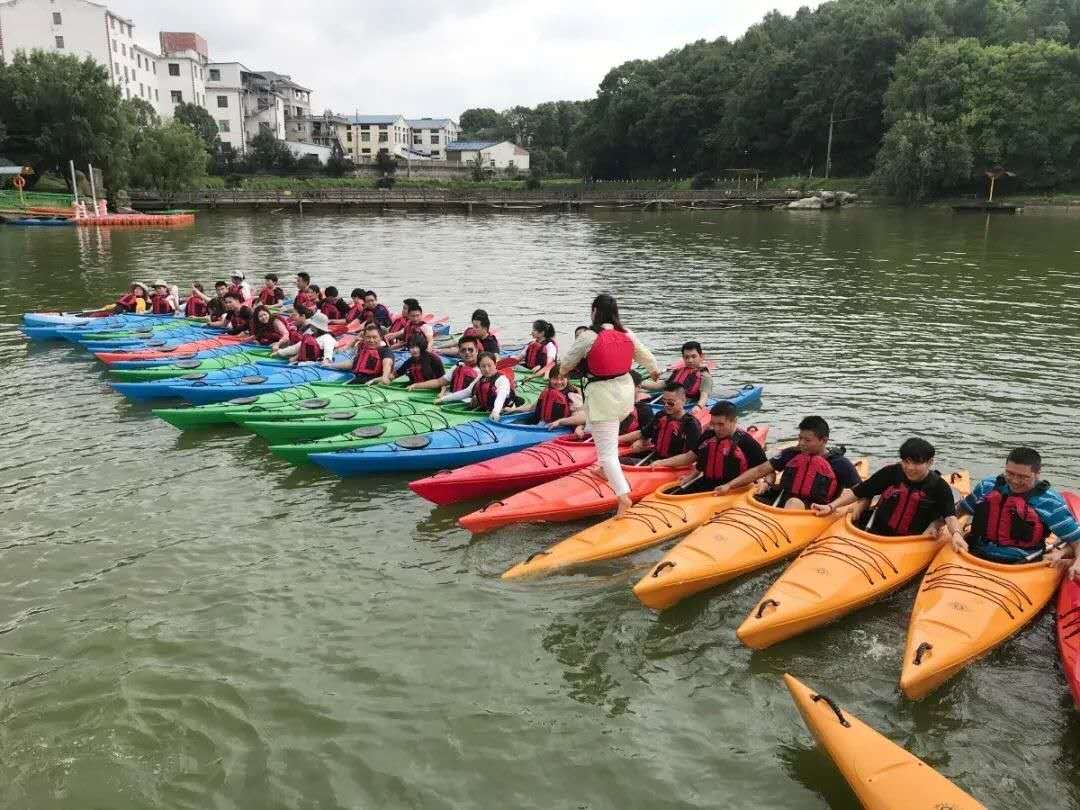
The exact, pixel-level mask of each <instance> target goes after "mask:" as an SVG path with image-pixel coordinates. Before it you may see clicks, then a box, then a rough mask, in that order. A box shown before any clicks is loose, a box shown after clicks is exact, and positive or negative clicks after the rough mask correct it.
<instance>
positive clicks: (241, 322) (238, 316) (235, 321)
mask: <svg viewBox="0 0 1080 810" xmlns="http://www.w3.org/2000/svg"><path fill="white" fill-rule="evenodd" d="M225 326H226V327H227V328H228V330H229V334H230V335H239V334H240V333H241V332H247V331H248V330H249V329H251V308H250V307H240V309H238V310H236V311H235V312H229V313H227V314H226V315H225Z"/></svg>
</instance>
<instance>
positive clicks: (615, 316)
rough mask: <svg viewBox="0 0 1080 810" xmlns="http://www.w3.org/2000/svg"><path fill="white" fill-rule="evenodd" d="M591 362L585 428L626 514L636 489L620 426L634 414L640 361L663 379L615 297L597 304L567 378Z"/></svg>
mask: <svg viewBox="0 0 1080 810" xmlns="http://www.w3.org/2000/svg"><path fill="white" fill-rule="evenodd" d="M582 361H585V364H586V365H587V367H588V371H589V374H588V378H587V384H586V386H585V417H586V420H587V423H586V426H585V429H586V430H587V431H589V432H590V433H591V434H592V437H593V442H594V443H595V444H596V456H597V460H598V461H599V462H600V467H601V469H603V471H604V477H606V478H607V480H608V483H609V484H611V488H612V490H614V492H615V495H616V497H617V498H618V499H619V508H618V511H617V512H616V515H617V516H618V515H622V514H623V513H624V512H625V511H626V510H627V509H629V508H630V505H631V503H632V501H631V500H630V485H629V484H628V483H627V482H626V476H624V475H623V472H622V466H621V465H620V463H619V423H620V422H621V421H622V420H623V419H624V418H625V417H626V415H627V414H629V413H630V412H631V411H632V410H633V409H634V399H635V390H636V388H635V386H634V380H633V378H631V376H630V368H631V366H633V365H634V363H635V362H637V363H640V364H641V365H642V366H644V367H645V370H646V371H648V373H649V376H650V377H651V378H652V379H654V380H658V379H660V368H659V366H657V365H656V358H654V357H653V356H652V352H650V351H649V350H648V349H646V348H645V347H644V346H643V345H642V344H641V342H640V341H638V339H637V338H636V337H635V336H634V333H633V332H631V331H629V330H628V329H626V327H624V326H623V325H622V322H621V321H620V320H619V305H618V304H617V303H616V301H615V299H614V297H612V296H610V295H606V294H603V295H598V296H596V298H595V299H594V300H593V303H592V325H591V326H590V327H589V328H588V329H586V330H585V331H584V332H582V333H581V336H580V337H579V338H578V339H577V340H576V341H575V342H574V345H573V346H571V347H570V351H568V352H567V353H566V356H565V357H564V358H563V359H562V366H561V367H562V373H563V374H564V375H569V374H570V373H572V372H573V371H574V369H575V368H576V367H577V365H578V363H580V362H582Z"/></svg>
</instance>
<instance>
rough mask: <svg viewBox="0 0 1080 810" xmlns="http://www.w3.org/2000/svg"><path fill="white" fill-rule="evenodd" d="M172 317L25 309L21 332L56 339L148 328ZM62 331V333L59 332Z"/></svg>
mask: <svg viewBox="0 0 1080 810" xmlns="http://www.w3.org/2000/svg"><path fill="white" fill-rule="evenodd" d="M165 318H168V320H170V321H171V320H173V318H172V316H161V315H125V314H121V315H106V316H104V317H101V318H88V317H85V316H82V315H70V314H67V313H63V312H27V313H24V314H23V324H22V331H23V334H25V335H26V336H27V337H29V338H31V339H33V340H55V339H57V338H61V337H66V336H68V335H73V334H75V333H82V332H100V331H105V330H115V329H128V328H132V327H136V328H138V327H150V326H152V325H154V324H156V323H159V322H163V321H164V319H165ZM61 332H63V334H61Z"/></svg>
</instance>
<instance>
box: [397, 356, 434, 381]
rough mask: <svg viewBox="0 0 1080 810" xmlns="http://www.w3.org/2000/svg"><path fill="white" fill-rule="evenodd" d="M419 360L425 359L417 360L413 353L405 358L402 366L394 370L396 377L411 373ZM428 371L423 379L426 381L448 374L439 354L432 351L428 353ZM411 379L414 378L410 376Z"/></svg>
mask: <svg viewBox="0 0 1080 810" xmlns="http://www.w3.org/2000/svg"><path fill="white" fill-rule="evenodd" d="M392 355H393V352H391V356H392ZM417 362H423V361H417V360H416V359H415V358H414V357H412V356H411V355H410V356H409V357H407V358H405V362H403V363H402V364H401V365H400V366H398V367H397V371H395V372H394V376H395V377H402V376H404V375H407V374H408V373H409V371H410V370H411V369H412V367H413V366H415V365H416V364H417ZM426 372H427V373H425V374H424V375H423V377H424V379H423V381H424V382H426V381H427V380H437V379H439V378H440V377H442V376H443V375H444V374H446V369H445V368H444V367H443V363H442V360H440V359H439V356H438V355H436V354H430V353H429V354H428V366H427V369H426ZM409 380H410V382H411V381H412V378H411V377H410V378H409Z"/></svg>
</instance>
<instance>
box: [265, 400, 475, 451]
mask: <svg viewBox="0 0 1080 810" xmlns="http://www.w3.org/2000/svg"><path fill="white" fill-rule="evenodd" d="M484 416H485V415H484V414H482V413H476V412H471V413H470V412H458V413H451V412H443V411H439V410H437V409H435V408H431V409H429V410H427V411H424V412H423V413H419V414H416V415H415V416H398V417H394V418H391V419H385V420H383V421H382V422H380V423H378V424H374V425H367V426H361V427H357V428H355V429H353V430H352V431H350V432H349V433H346V434H344V435H342V436H327V437H326V438H324V439H316V440H314V441H310V442H297V443H293V444H272V445H270V452H271V453H273V454H274V455H275V456H277V457H278V458H283V459H285V460H286V461H288V462H289V463H290V464H307V463H309V462H308V458H309V457H310V456H311V455H312V454H323V455H334V454H336V453H339V452H343V451H349V450H358V449H361V448H364V447H371V446H372V445H382V444H386V443H387V442H388V441H396V440H397V439H403V438H405V437H406V436H408V437H410V438H415V437H416V436H423V435H425V434H428V433H433V432H435V431H441V430H445V429H448V428H457V427H459V426H461V425H465V424H467V423H471V422H476V421H478V420H479V419H482V418H484ZM269 424H270V425H277V424H289V423H283V422H271V423H269Z"/></svg>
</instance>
